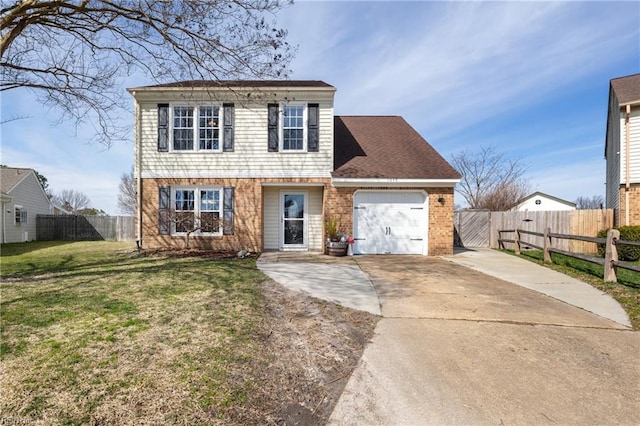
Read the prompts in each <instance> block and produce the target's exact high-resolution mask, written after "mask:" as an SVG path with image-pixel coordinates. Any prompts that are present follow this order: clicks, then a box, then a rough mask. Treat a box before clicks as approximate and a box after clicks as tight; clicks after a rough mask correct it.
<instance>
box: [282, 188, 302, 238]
mask: <svg viewBox="0 0 640 426" xmlns="http://www.w3.org/2000/svg"><path fill="white" fill-rule="evenodd" d="M280 247H281V248H282V249H283V250H287V249H298V250H306V249H307V193H306V192H289V191H283V192H281V194H280Z"/></svg>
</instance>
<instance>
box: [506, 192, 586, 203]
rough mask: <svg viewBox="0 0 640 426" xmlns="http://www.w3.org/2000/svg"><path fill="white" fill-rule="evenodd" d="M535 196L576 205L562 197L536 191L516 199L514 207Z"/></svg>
mask: <svg viewBox="0 0 640 426" xmlns="http://www.w3.org/2000/svg"><path fill="white" fill-rule="evenodd" d="M536 196H540V197H543V198H547V199H549V200H553V201H556V202H558V203H561V204H565V205H567V206H569V207H576V203H572V202H571V201H567V200H563V199H562V198H558V197H554V196H553V195H549V194H545V193H544V192H540V191H536V192H534V193H533V194H529V195H527V196H526V197H524V198H522V199H520V201H518V202H517V203H516V205H515V207H518V206H520V205H521V204H522V203H524V202H525V201H528V200H530V199H532V198H534V197H536Z"/></svg>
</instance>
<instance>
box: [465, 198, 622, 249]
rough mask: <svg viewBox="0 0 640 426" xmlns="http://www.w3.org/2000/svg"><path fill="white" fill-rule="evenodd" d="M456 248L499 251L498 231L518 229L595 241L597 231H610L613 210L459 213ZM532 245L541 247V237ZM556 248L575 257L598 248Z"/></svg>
mask: <svg viewBox="0 0 640 426" xmlns="http://www.w3.org/2000/svg"><path fill="white" fill-rule="evenodd" d="M454 227H455V232H454V234H455V236H456V245H457V246H462V247H491V248H498V247H499V246H500V244H499V241H498V240H499V239H500V235H499V230H504V229H521V230H523V231H529V232H534V233H537V234H540V235H542V234H543V233H544V232H545V229H547V228H550V229H551V232H554V233H557V234H574V235H585V236H591V237H595V236H596V235H597V234H598V232H599V231H601V230H603V229H607V228H611V227H613V210H612V209H604V210H573V211H540V212H520V211H515V212H488V211H482V210H462V211H459V212H456V213H455V216H454ZM530 240H531V243H533V244H535V245H537V246H542V244H543V241H542V237H541V236H537V235H533V236H532V237H531V238H530ZM557 244H558V248H560V249H562V250H566V251H572V252H574V253H592V254H594V253H596V250H597V248H596V247H595V246H594V245H593V244H589V243H588V242H585V241H580V240H561V241H558V242H557Z"/></svg>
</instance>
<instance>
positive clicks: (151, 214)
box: [141, 178, 453, 256]
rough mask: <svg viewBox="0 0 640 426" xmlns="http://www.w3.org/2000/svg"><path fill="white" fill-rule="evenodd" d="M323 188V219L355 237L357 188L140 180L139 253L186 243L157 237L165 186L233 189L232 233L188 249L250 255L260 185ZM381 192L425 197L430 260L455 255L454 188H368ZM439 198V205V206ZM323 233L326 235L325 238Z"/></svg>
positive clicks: (259, 222) (198, 239) (260, 240)
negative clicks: (333, 221) (331, 219)
mask: <svg viewBox="0 0 640 426" xmlns="http://www.w3.org/2000/svg"><path fill="white" fill-rule="evenodd" d="M307 182H308V183H315V184H317V183H324V194H323V205H324V207H323V210H324V211H323V216H324V217H325V218H327V217H335V218H337V219H338V221H339V222H340V230H341V231H342V232H345V233H348V234H353V194H354V193H355V191H356V190H358V188H336V187H334V186H332V185H331V183H330V180H329V179H293V180H292V179H195V178H194V179H143V180H142V199H143V205H142V241H141V243H142V247H143V248H145V249H154V248H181V247H183V245H184V237H182V236H172V235H161V234H160V233H159V231H158V219H159V216H158V203H159V199H158V191H159V188H160V187H163V186H191V185H193V186H196V185H197V186H218V187H227V186H232V187H234V188H235V200H234V204H235V205H234V233H233V235H221V236H206V237H203V236H193V235H192V236H191V237H190V238H189V243H190V246H191V247H193V248H198V249H205V250H217V251H238V250H241V249H245V250H249V251H252V252H260V251H263V247H264V235H263V229H264V223H263V221H264V213H263V208H264V200H263V187H262V185H263V184H264V183H271V184H274V183H282V185H283V186H287V185H288V184H291V183H297V184H300V183H307ZM367 189H379V190H402V189H406V190H416V189H423V190H424V191H426V192H427V193H428V194H429V231H428V232H429V241H428V250H429V252H428V254H429V255H431V256H440V255H448V254H452V252H453V188H387V187H381V188H367ZM440 198H442V202H440V201H438V200H439V199H440ZM323 233H324V232H323Z"/></svg>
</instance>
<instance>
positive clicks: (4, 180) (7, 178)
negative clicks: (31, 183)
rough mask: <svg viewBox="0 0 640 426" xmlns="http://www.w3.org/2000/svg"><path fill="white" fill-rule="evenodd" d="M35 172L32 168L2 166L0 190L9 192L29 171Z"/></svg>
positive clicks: (0, 169) (0, 168) (0, 170)
mask: <svg viewBox="0 0 640 426" xmlns="http://www.w3.org/2000/svg"><path fill="white" fill-rule="evenodd" d="M31 172H33V170H32V169H19V168H15V167H0V190H2V192H4V193H6V194H8V193H9V192H11V190H12V189H13V188H15V187H16V185H18V184H19V183H20V182H22V180H23V179H24V178H26V177H27V176H28V175H29V173H31Z"/></svg>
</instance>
